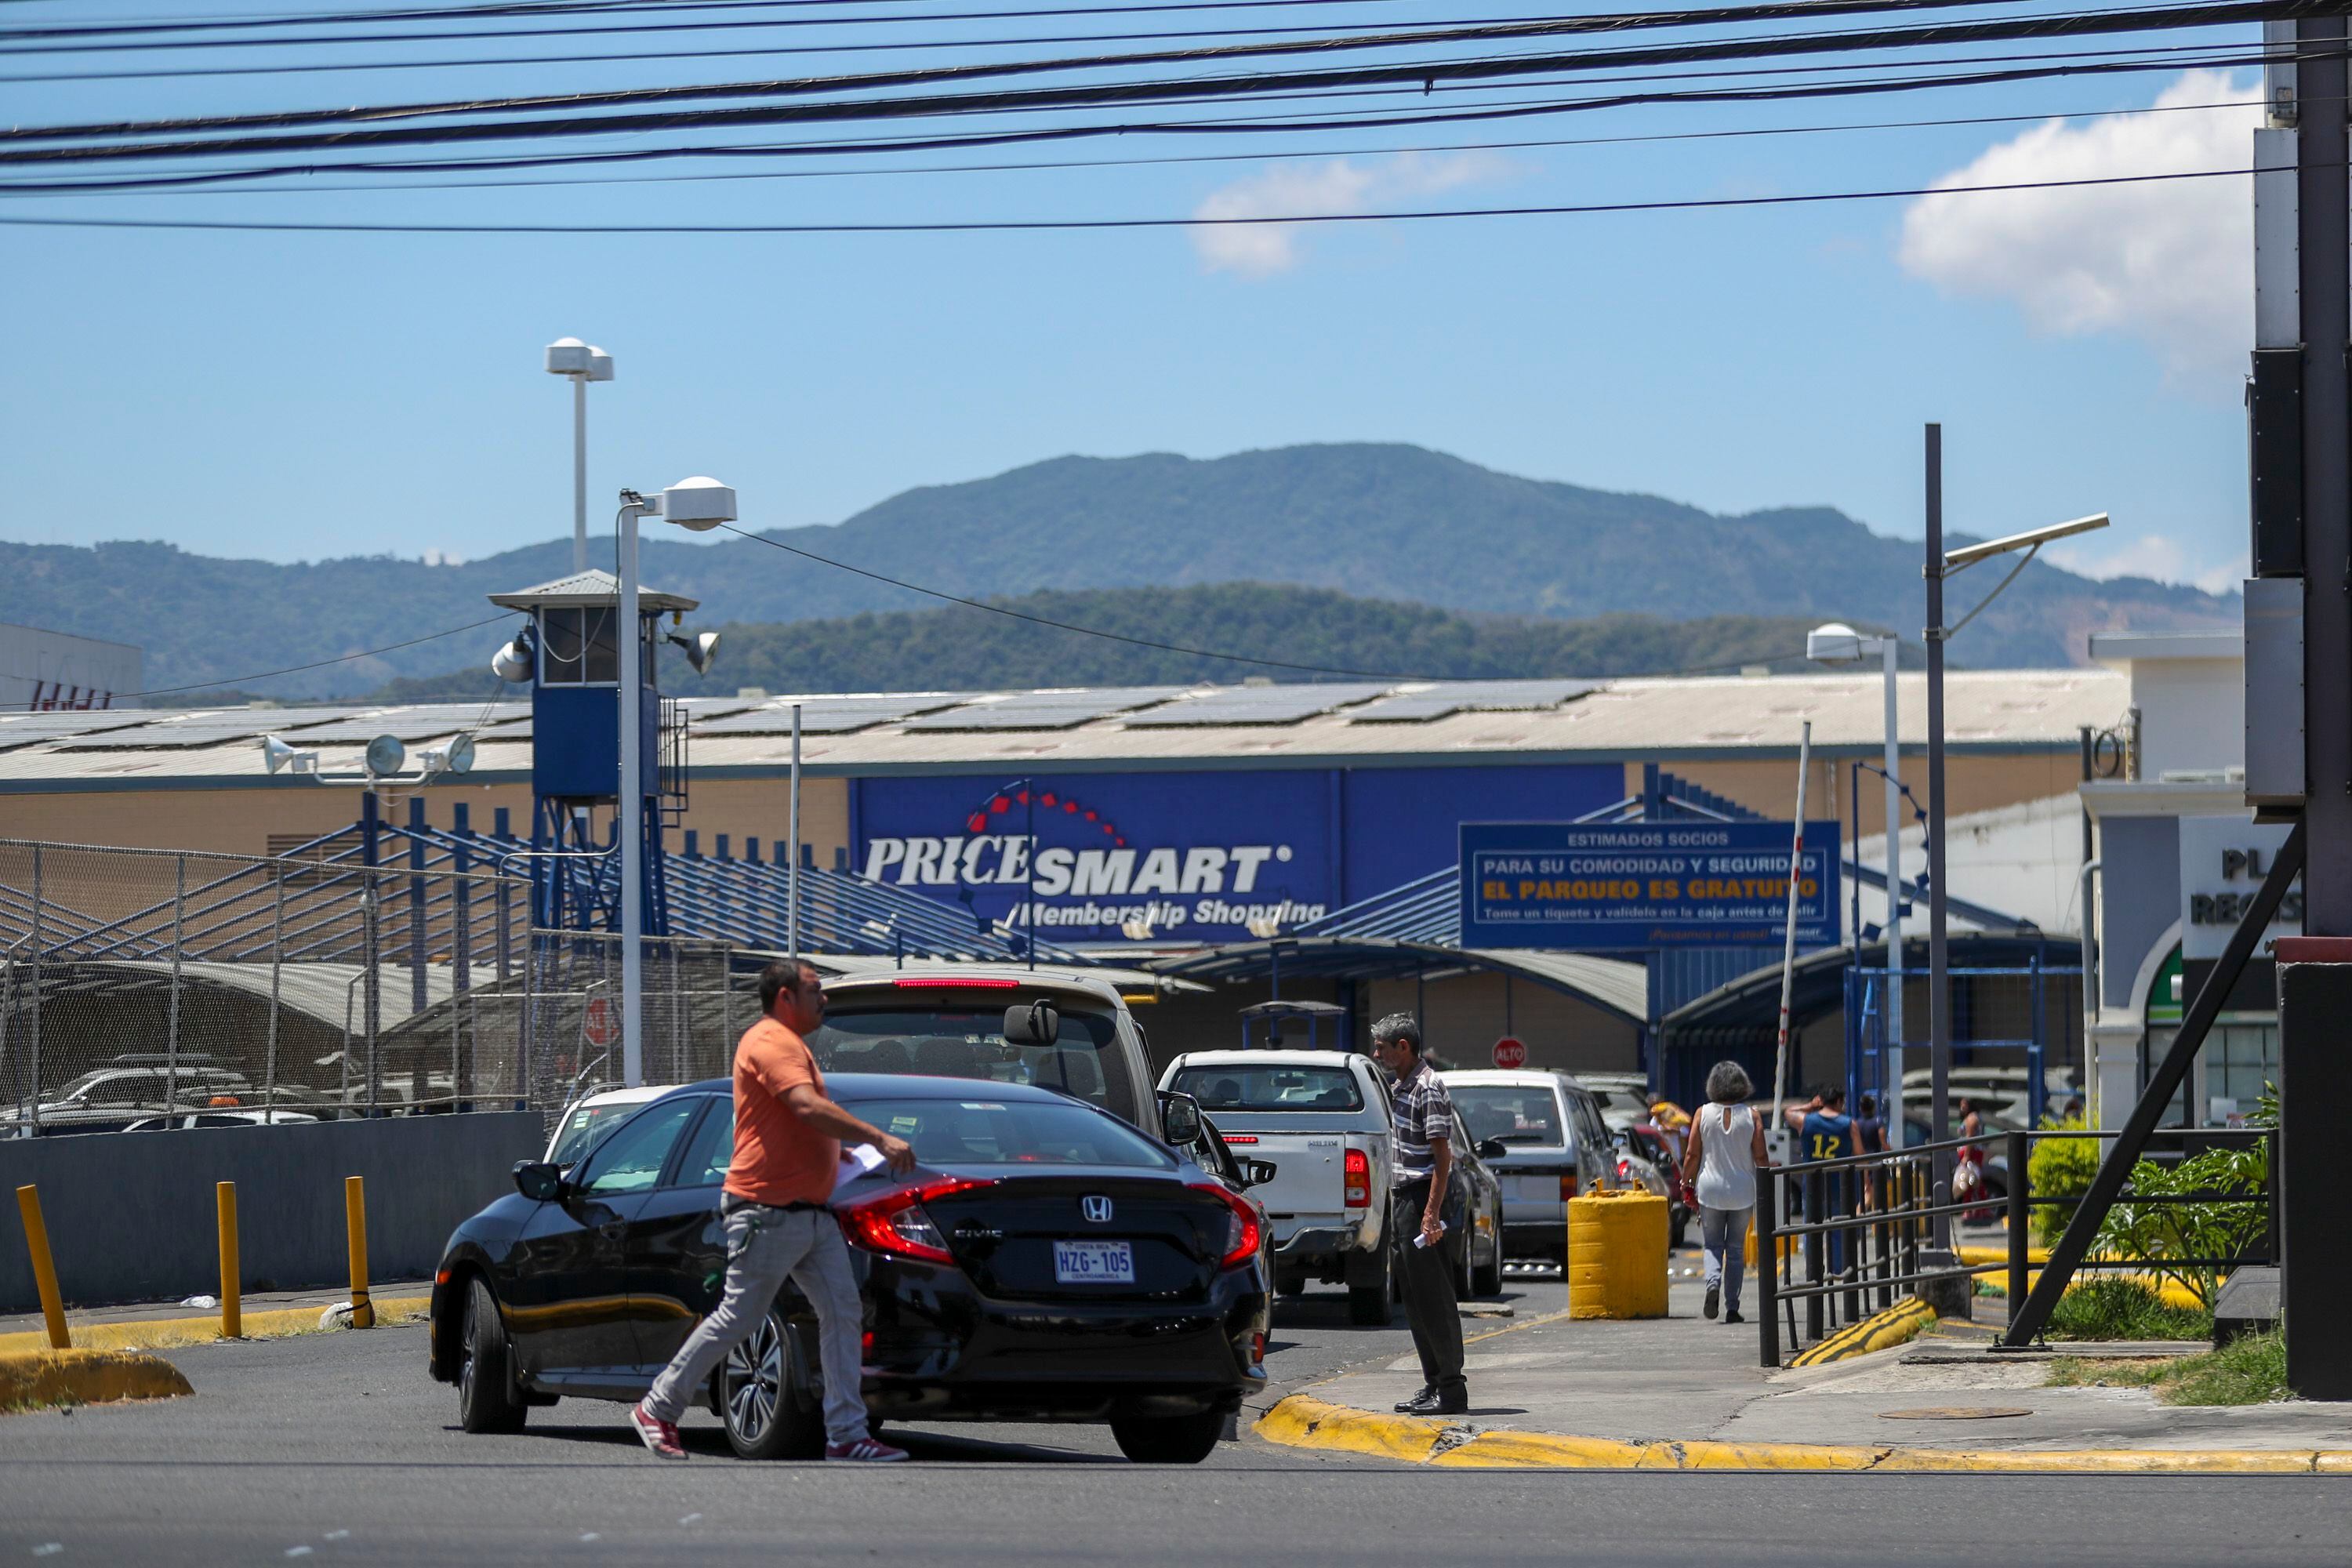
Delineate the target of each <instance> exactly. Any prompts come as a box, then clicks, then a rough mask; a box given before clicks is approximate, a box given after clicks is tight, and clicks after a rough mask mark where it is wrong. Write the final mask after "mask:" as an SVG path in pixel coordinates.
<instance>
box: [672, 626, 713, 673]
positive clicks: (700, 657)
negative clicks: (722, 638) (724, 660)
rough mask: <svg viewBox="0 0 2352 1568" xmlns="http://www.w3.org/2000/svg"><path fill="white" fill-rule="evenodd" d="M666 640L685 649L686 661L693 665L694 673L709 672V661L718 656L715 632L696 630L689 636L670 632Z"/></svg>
mask: <svg viewBox="0 0 2352 1568" xmlns="http://www.w3.org/2000/svg"><path fill="white" fill-rule="evenodd" d="M668 640H670V641H671V642H674V643H676V644H677V646H678V647H682V648H684V649H685V650H686V662H687V663H688V664H690V665H692V666H694V673H695V674H697V675H709V673H710V665H711V661H712V660H714V659H716V658H718V657H719V634H718V633H717V632H697V633H695V634H694V636H692V637H685V636H682V635H680V634H679V633H677V632H672V633H670V634H669V639H668Z"/></svg>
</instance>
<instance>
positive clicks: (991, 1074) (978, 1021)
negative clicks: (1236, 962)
mask: <svg viewBox="0 0 2352 1568" xmlns="http://www.w3.org/2000/svg"><path fill="white" fill-rule="evenodd" d="M1057 1006H1058V1004H1057ZM1059 1011H1060V1016H1061V1020H1062V1022H1061V1027H1060V1029H1059V1031H1058V1032H1057V1033H1056V1034H1055V1038H1054V1043H1053V1044H1052V1045H1050V1046H1016V1045H1012V1044H1009V1043H1008V1042H1007V1041H1006V1040H1005V1038H1004V1010H1003V1008H1002V1007H997V1008H992V1009H989V1010H986V1011H981V1010H978V1009H963V1008H948V1007H909V1006H908V1005H905V1004H904V1003H899V1004H898V1005H891V1006H882V1007H859V1006H858V1005H856V1003H854V1002H846V1001H845V1002H842V1003H839V1004H837V1005H835V1008H834V1010H832V1011H829V1012H827V1013H826V1015H825V1020H824V1026H823V1027H822V1028H820V1029H818V1030H817V1032H816V1033H815V1034H814V1035H812V1036H810V1037H809V1042H808V1043H809V1049H810V1050H811V1051H812V1052H814V1054H815V1056H816V1065H817V1066H818V1067H820V1068H824V1070H825V1071H826V1072H829V1073H835V1072H878V1073H889V1074H893V1075H895V1076H899V1077H904V1076H905V1075H907V1074H909V1073H919V1074H921V1075H923V1076H924V1077H927V1078H968V1079H972V1080H973V1081H974V1082H976V1083H1024V1084H1034V1085H1035V1086H1036V1087H1038V1088H1039V1089H1060V1090H1061V1091H1062V1092H1063V1093H1065V1094H1067V1095H1070V1096H1072V1097H1073V1098H1075V1099H1078V1100H1086V1101H1087V1103H1089V1104H1092V1105H1099V1106H1101V1107H1102V1108H1103V1109H1105V1110H1110V1111H1114V1112H1117V1111H1121V1110H1129V1108H1131V1107H1132V1106H1133V1105H1134V1104H1135V1086H1134V1085H1133V1084H1132V1083H1130V1082H1129V1079H1128V1074H1127V1058H1126V1056H1125V1055H1124V1054H1123V1053H1122V1052H1120V1051H1119V1049H1118V1025H1117V1023H1116V1022H1115V1021H1114V1020H1113V1019H1112V1018H1111V1017H1110V1016H1108V1015H1107V1014H1102V1013H1081V1012H1077V1011H1076V1010H1075V1009H1072V1008H1068V1007H1061V1008H1060V1009H1059Z"/></svg>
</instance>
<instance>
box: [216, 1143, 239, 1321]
mask: <svg viewBox="0 0 2352 1568" xmlns="http://www.w3.org/2000/svg"><path fill="white" fill-rule="evenodd" d="M213 1200H214V1203H215V1206H216V1207H217V1208H218V1209H219V1211H220V1268H221V1286H220V1307H221V1338H223V1339H225V1340H241V1339H243V1338H245V1297H244V1292H243V1290H242V1289H241V1288H240V1281H241V1279H243V1275H242V1273H241V1272H240V1270H239V1269H238V1268H237V1264H236V1183H235V1182H215V1184H213Z"/></svg>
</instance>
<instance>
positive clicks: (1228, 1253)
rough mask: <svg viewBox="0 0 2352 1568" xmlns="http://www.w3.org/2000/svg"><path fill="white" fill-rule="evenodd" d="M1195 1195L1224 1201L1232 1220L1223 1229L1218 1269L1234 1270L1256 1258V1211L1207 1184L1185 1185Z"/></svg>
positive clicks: (1194, 1183) (1238, 1199) (1230, 1194)
mask: <svg viewBox="0 0 2352 1568" xmlns="http://www.w3.org/2000/svg"><path fill="white" fill-rule="evenodd" d="M1186 1185H1188V1186H1190V1187H1191V1188H1192V1190H1193V1191H1194V1192H1196V1193H1213V1194H1215V1195H1216V1196H1218V1197H1220V1198H1223V1200H1224V1201H1225V1207H1226V1208H1227V1209H1228V1210H1230V1211H1231V1212H1232V1215H1233V1220H1232V1223H1231V1224H1230V1225H1228V1226H1226V1228H1225V1255H1224V1257H1223V1258H1219V1259H1218V1260H1217V1267H1218V1268H1238V1267H1239V1266H1241V1265H1242V1264H1244V1263H1247V1262H1248V1261H1249V1260H1250V1259H1251V1258H1255V1257H1256V1256H1257V1244H1258V1224H1257V1210H1255V1208H1252V1207H1251V1206H1250V1205H1248V1204H1246V1203H1244V1202H1243V1201H1242V1200H1241V1199H1240V1198H1237V1197H1235V1196H1234V1194H1232V1193H1231V1192H1229V1191H1227V1190H1226V1189H1225V1188H1223V1187H1221V1186H1217V1185H1215V1184H1213V1183H1209V1182H1189V1183H1187V1184H1186Z"/></svg>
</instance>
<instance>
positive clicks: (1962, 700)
mask: <svg viewBox="0 0 2352 1568" xmlns="http://www.w3.org/2000/svg"><path fill="white" fill-rule="evenodd" d="M1898 682H1899V685H1898V697H1899V710H1900V714H1901V721H1902V731H1903V735H1902V738H1903V742H1904V743H1905V744H1906V745H1907V746H1922V745H1925V744H1926V742H1927V729H1926V717H1927V689H1926V683H1927V678H1926V677H1925V676H1924V675H1920V674H1916V673H1913V674H1906V675H1903V676H1901V677H1899V678H1898ZM1448 684H1454V683H1445V682H1435V683H1433V682H1424V681H1399V682H1395V683H1393V684H1392V685H1391V686H1390V687H1387V688H1381V690H1386V691H1391V692H1396V693H1399V694H1406V695H1411V696H1413V697H1415V698H1417V699H1432V698H1433V699H1439V700H1440V701H1433V702H1429V703H1428V704H1427V705H1428V706H1430V707H1433V708H1434V707H1438V706H1442V705H1443V704H1442V699H1443V697H1444V694H1445V692H1444V689H1445V687H1446V686H1447V685H1448ZM1458 684H1460V685H1462V686H1464V687H1465V688H1471V687H1475V688H1477V689H1482V690H1491V689H1492V684H1491V683H1487V682H1461V683H1458ZM1249 689H1250V690H1254V691H1262V690H1265V688H1249ZM836 700H839V699H836ZM866 700H867V701H872V702H876V703H877V704H879V705H881V706H884V707H887V706H890V703H889V700H888V696H887V694H877V695H876V696H875V697H872V698H868V699H866ZM966 700H971V699H970V698H962V697H955V696H952V695H950V697H949V699H948V700H947V701H944V702H942V701H940V700H939V698H938V697H937V696H936V695H934V696H932V697H931V698H929V699H927V700H908V702H907V703H906V704H905V706H904V707H902V708H900V709H899V711H900V712H901V714H903V715H904V716H905V717H906V718H911V717H913V712H912V711H910V710H927V711H938V710H940V709H942V708H945V707H950V706H953V705H954V704H955V703H957V702H960V701H966ZM2130 700H2131V699H2130V686H2129V681H2128V679H2127V678H2126V676H2125V675H2124V674H2123V673H2121V672H2120V671H2116V670H2108V669H2025V670H1965V671H1955V672H1953V673H1951V674H1949V675H1948V676H1947V677H1946V678H1945V711H1946V725H1947V729H1946V733H1947V738H1948V742H1949V743H1950V744H1951V746H1952V748H1953V749H1954V750H1955V751H1956V752H1970V751H1976V752H2071V751H2072V750H2073V749H2074V746H2075V745H2076V744H2077V731H2079V730H2080V728H2081V727H2082V726H2083V725H2085V724H2088V725H2093V726H2095V727H2097V728H2101V729H2104V728H2105V727H2107V726H2109V725H2111V724H2113V723H2115V722H2116V721H2118V720H2119V719H2121V718H2122V717H2123V716H2124V713H2125V710H2126V709H2127V708H2128V707H2129V705H2130ZM1264 701H1265V702H1266V704H1267V705H1268V706H1269V707H1276V706H1279V704H1277V703H1275V702H1274V700H1271V699H1266V700H1264ZM785 703H786V700H783V699H771V700H769V701H767V702H766V703H764V704H761V706H760V707H758V708H756V709H750V710H737V711H735V712H732V713H729V714H727V715H725V716H723V717H717V718H716V719H715V720H714V721H713V722H711V723H709V724H708V725H707V726H706V725H704V724H699V723H698V724H696V725H695V726H694V730H693V735H694V749H693V765H694V768H695V771H696V772H697V773H732V774H735V775H737V776H744V775H753V776H757V775H761V774H765V773H769V772H779V773H780V772H782V770H783V769H784V767H785V766H786V765H787V763H789V761H790V758H791V751H792V747H791V742H790V741H789V739H788V738H787V737H786V736H785V735H784V734H782V733H748V732H745V731H747V730H759V729H762V728H764V727H765V724H766V722H767V720H768V716H770V715H772V713H773V712H774V711H775V710H777V709H779V708H780V707H782V706H784V705H785ZM1304 705H1307V706H1321V705H1322V704H1321V703H1320V702H1319V701H1315V702H1308V703H1306V704H1304ZM389 711H396V710H389ZM1261 711H1263V709H1262V710H1261ZM300 712H301V710H289V711H288V714H287V717H286V720H285V724H286V727H287V728H289V730H292V729H294V728H295V727H296V726H297V725H299V722H300V720H299V718H297V717H296V715H297V714H299V713H300ZM330 716H332V715H331V714H330ZM1138 717H1139V715H1137V714H1134V713H1125V714H1120V713H1112V714H1107V715H1105V716H1103V717H1100V718H1097V719H1092V720H1089V721H1086V722H1084V723H1079V724H1076V725H1072V726H1070V727H1068V728H1066V729H1056V730H1045V731H1035V730H1032V731H985V730H981V731H965V730H947V729H940V728H935V727H929V726H915V725H910V724H908V723H906V722H905V721H903V719H901V720H897V721H878V722H875V723H872V724H869V725H867V726H866V727H865V728H862V729H859V730H857V731H854V732H849V733H841V732H835V733H817V734H810V735H807V736H805V738H804V742H803V751H802V757H803V763H804V765H805V766H807V767H808V768H809V769H810V770H811V771H812V772H814V773H831V774H842V773H852V774H880V773H894V772H901V771H903V772H909V773H950V772H990V771H993V770H995V769H998V768H1002V767H1005V766H1012V767H1014V768H1026V767H1032V766H1049V767H1057V768H1077V769H1082V770H1083V769H1094V770H1108V769H1112V768H1123V767H1152V766H1161V767H1171V768H1178V769H1184V768H1209V767H1230V768H1239V767H1284V766H1327V765H1333V764H1337V765H1348V764H1354V765H1358V766H1380V765H1383V764H1400V763H1431V762H1451V763H1463V762H1476V761H1482V760H1492V761H1495V762H1529V761H1536V760H1545V761H1558V760H1571V761H1572V760H1580V759H1582V760H1591V761H1601V760H1617V759H1626V760H1659V761H1672V760H1675V759H1677V758H1685V759H1697V758H1706V757H1736V756H1743V755H1751V754H1757V753H1763V754H1768V755H1769V754H1783V755H1786V754H1793V753H1794V752H1795V751H1796V746H1797V731H1798V727H1799V725H1800V724H1801V723H1802V722H1803V721H1806V720H1811V721H1812V725H1813V744H1814V746H1815V747H1816V748H1819V749H1822V750H1826V751H1832V752H1834V751H1839V750H1844V751H1847V752H1862V751H1866V750H1871V749H1874V748H1875V747H1876V746H1877V745H1878V744H1879V743H1880V732H1879V726H1880V723H1881V691H1880V684H1879V678H1878V676H1877V675H1876V674H1875V673H1872V674H1868V675H1864V674H1844V673H1841V674H1831V675H1801V676H1776V677H1773V678H1772V679H1755V680H1750V679H1737V678H1712V677H1710V678H1706V679H1667V678H1641V679H1624V680H1614V681H1610V682H1608V683H1606V684H1605V685H1602V686H1600V687H1599V688H1597V689H1594V690H1591V691H1589V692H1586V693H1585V694H1583V695H1582V696H1580V697H1577V698H1576V699H1574V700H1571V701H1568V702H1565V703H1562V704H1560V705H1559V706H1557V707H1550V708H1537V709H1527V710H1512V711H1479V710H1466V709H1455V710H1452V711H1446V712H1442V713H1435V714H1433V716H1432V717H1430V718H1428V719H1426V720H1423V721H1405V722H1390V723H1370V724H1365V723H1357V722H1355V721H1354V719H1353V711H1352V710H1349V709H1347V708H1341V709H1338V710H1332V711H1324V712H1318V713H1313V714H1310V715H1308V716H1307V717H1303V718H1295V719H1292V720H1290V721H1286V722H1275V723H1268V722H1263V721H1260V722H1255V723H1237V724H1231V725H1223V724H1200V725H1176V726H1163V725H1155V724H1139V723H1136V722H1134V720H1135V719H1136V718H1138ZM91 718H92V719H93V720H102V718H103V716H102V715H100V714H92V715H91ZM517 728H520V726H517ZM778 728H779V729H781V728H782V726H778ZM512 733H513V731H511V730H506V731H501V730H499V729H493V730H490V731H486V732H484V733H483V734H482V735H481V736H480V739H479V749H478V754H477V759H476V762H475V764H474V776H475V777H477V778H478V779H481V780H482V781H483V782H488V777H486V775H491V776H496V775H503V776H506V777H517V776H520V775H521V774H522V773H526V772H527V771H528V770H529V768H530V742H529V741H528V740H527V739H523V738H521V737H516V738H514V739H512V740H509V739H506V738H504V737H505V736H508V735H512ZM288 738H289V740H290V741H292V742H294V743H296V744H298V745H299V744H300V743H301V742H300V736H299V733H290V734H289V737H288ZM356 750H357V749H356V748H353V754H356ZM334 761H335V753H334V752H332V751H330V756H329V762H330V765H333V763H334ZM270 782H271V781H269V780H268V776H267V774H266V773H265V771H264V769H263V767H262V763H261V752H260V747H259V744H258V743H257V741H256V740H254V739H252V738H249V737H247V738H240V739H238V740H236V741H233V742H226V741H225V742H222V743H220V744H216V745H211V746H189V747H184V748H174V749H172V750H170V751H154V752H79V753H76V752H68V751H65V750H63V749H62V748H61V747H60V746H59V745H58V743H57V742H41V743H38V744H34V745H26V746H19V747H16V748H15V749H12V750H5V751H0V790H15V791H17V792H20V793H21V792H25V791H27V790H32V791H37V790H40V789H41V788H43V787H44V786H54V787H58V788H73V787H89V788H136V787H142V786H148V785H152V786H153V787H159V788H162V787H181V788H184V787H190V786H191V785H198V786H206V787H219V786H221V785H236V784H253V785H255V786H261V785H264V784H268V783H270ZM276 782H277V783H278V784H281V785H283V784H286V782H287V781H285V780H284V779H282V778H281V779H280V780H278V781H276Z"/></svg>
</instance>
